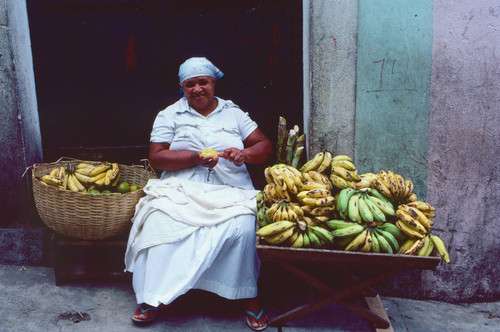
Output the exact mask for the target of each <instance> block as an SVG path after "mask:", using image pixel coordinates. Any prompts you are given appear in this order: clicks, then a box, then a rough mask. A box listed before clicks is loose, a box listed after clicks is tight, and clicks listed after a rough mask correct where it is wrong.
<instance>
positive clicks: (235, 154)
mask: <svg viewBox="0 0 500 332" xmlns="http://www.w3.org/2000/svg"><path fill="white" fill-rule="evenodd" d="M219 156H220V157H222V158H224V159H226V160H229V161H232V162H233V163H235V164H243V163H244V162H246V161H247V155H246V154H245V152H243V151H242V150H239V149H237V148H229V149H225V150H224V152H221V153H219Z"/></svg>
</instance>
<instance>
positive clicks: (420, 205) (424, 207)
mask: <svg viewBox="0 0 500 332" xmlns="http://www.w3.org/2000/svg"><path fill="white" fill-rule="evenodd" d="M406 205H408V206H411V207H414V208H417V209H419V210H420V211H422V212H430V211H436V208H435V207H434V206H432V205H430V204H429V203H427V202H422V201H414V202H409V203H406Z"/></svg>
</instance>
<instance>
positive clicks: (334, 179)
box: [330, 173, 354, 189]
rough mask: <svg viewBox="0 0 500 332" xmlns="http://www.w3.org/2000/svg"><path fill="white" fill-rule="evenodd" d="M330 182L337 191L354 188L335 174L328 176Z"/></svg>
mask: <svg viewBox="0 0 500 332" xmlns="http://www.w3.org/2000/svg"><path fill="white" fill-rule="evenodd" d="M330 181H331V182H332V184H333V185H334V186H335V187H336V188H339V189H345V188H353V187H354V186H353V185H352V184H351V182H350V181H346V180H344V179H343V178H342V177H340V176H338V175H337V174H333V173H332V174H330Z"/></svg>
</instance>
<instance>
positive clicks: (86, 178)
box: [73, 172, 90, 185]
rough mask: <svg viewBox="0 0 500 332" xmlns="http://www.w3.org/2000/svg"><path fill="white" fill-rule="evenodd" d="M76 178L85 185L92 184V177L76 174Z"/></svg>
mask: <svg viewBox="0 0 500 332" xmlns="http://www.w3.org/2000/svg"><path fill="white" fill-rule="evenodd" d="M73 174H74V175H75V177H76V178H77V179H78V181H80V182H81V183H82V184H84V185H88V184H90V176H87V175H83V174H82V173H78V172H74V173H73Z"/></svg>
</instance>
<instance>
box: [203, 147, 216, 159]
mask: <svg viewBox="0 0 500 332" xmlns="http://www.w3.org/2000/svg"><path fill="white" fill-rule="evenodd" d="M201 156H202V157H203V158H206V157H218V156H219V153H218V152H217V151H215V150H214V149H210V148H207V149H203V150H202V151H201Z"/></svg>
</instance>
